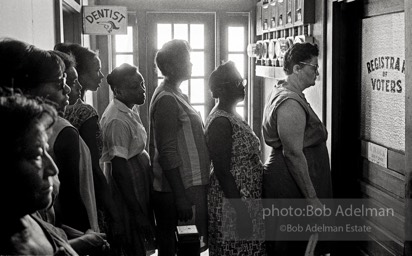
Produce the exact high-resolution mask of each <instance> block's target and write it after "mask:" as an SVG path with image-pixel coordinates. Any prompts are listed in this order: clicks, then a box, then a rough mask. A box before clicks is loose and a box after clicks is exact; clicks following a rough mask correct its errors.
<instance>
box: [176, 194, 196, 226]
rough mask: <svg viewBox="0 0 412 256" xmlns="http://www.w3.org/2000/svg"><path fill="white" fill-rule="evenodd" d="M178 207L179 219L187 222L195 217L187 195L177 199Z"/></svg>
mask: <svg viewBox="0 0 412 256" xmlns="http://www.w3.org/2000/svg"><path fill="white" fill-rule="evenodd" d="M176 209H177V218H178V220H179V221H183V222H186V221H188V220H190V219H192V218H193V210H192V203H191V202H190V201H189V200H188V199H187V198H186V196H183V197H181V198H177V199H176Z"/></svg>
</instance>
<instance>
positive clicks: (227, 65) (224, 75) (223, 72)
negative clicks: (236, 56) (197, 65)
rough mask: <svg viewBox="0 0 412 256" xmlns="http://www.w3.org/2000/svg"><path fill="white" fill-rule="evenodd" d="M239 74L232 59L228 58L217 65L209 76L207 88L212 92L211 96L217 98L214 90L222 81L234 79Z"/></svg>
mask: <svg viewBox="0 0 412 256" xmlns="http://www.w3.org/2000/svg"><path fill="white" fill-rule="evenodd" d="M236 76H238V77H239V76H240V74H239V71H238V70H237V68H236V65H235V63H234V62H233V61H231V60H229V61H227V62H224V63H222V64H221V65H220V66H218V67H217V68H216V69H215V70H213V72H212V73H211V74H210V77H209V89H210V91H211V92H212V97H213V98H217V97H218V96H217V94H216V90H217V89H218V88H219V87H220V86H222V84H223V83H227V82H232V81H234V80H233V78H234V77H236Z"/></svg>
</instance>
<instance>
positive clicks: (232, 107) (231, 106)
mask: <svg viewBox="0 0 412 256" xmlns="http://www.w3.org/2000/svg"><path fill="white" fill-rule="evenodd" d="M236 105H237V102H229V101H224V100H223V101H222V100H220V99H219V102H218V103H217V105H216V108H217V109H220V110H223V111H225V112H228V113H230V114H233V115H235V114H236V113H237V112H236Z"/></svg>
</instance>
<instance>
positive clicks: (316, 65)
mask: <svg viewBox="0 0 412 256" xmlns="http://www.w3.org/2000/svg"><path fill="white" fill-rule="evenodd" d="M299 63H301V64H304V65H309V66H312V67H314V68H315V70H318V69H319V65H318V64H312V63H309V62H303V61H300V62H299Z"/></svg>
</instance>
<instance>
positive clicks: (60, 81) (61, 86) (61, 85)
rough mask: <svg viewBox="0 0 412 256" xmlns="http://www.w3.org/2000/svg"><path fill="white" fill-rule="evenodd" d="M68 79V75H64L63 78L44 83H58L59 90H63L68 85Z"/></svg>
mask: <svg viewBox="0 0 412 256" xmlns="http://www.w3.org/2000/svg"><path fill="white" fill-rule="evenodd" d="M66 79H67V75H66V73H64V74H63V76H62V77H60V78H57V79H48V80H44V81H42V83H58V84H59V88H60V89H62V90H63V89H64V86H65V85H66Z"/></svg>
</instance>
